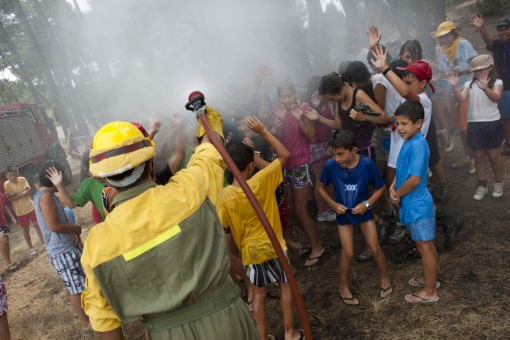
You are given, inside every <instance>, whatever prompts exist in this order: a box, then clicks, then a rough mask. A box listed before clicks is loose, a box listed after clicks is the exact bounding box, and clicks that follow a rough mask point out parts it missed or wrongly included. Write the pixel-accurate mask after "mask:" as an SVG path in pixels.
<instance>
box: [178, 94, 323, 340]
mask: <svg viewBox="0 0 510 340" xmlns="http://www.w3.org/2000/svg"><path fill="white" fill-rule="evenodd" d="M188 100H189V102H188V103H187V104H186V106H185V107H186V109H187V110H189V111H193V112H194V113H195V115H196V116H197V117H198V119H200V122H201V123H202V126H203V127H204V129H205V131H206V133H207V136H208V137H209V139H210V140H211V142H212V144H213V145H214V146H215V147H216V149H217V150H218V152H219V153H220V155H221V157H222V158H223V160H225V163H226V164H227V166H228V168H229V170H230V171H231V172H232V174H233V175H234V177H235V178H236V180H237V182H238V183H239V185H240V186H241V188H242V189H243V191H244V193H245V194H246V198H248V201H249V202H250V204H251V205H252V207H253V209H254V210H255V213H256V214H257V216H258V218H259V219H260V222H262V226H263V227H264V230H265V231H266V233H267V236H268V237H269V240H270V241H271V243H272V244H273V247H274V249H275V251H276V255H278V259H279V260H280V263H281V265H282V267H283V271H284V272H285V275H286V276H287V280H288V282H289V286H290V290H291V292H292V296H293V297H294V301H295V303H296V307H297V310H298V314H299V318H300V319H301V326H302V327H303V332H304V333H305V339H307V340H311V339H313V338H312V330H311V329H310V323H309V322H308V316H307V315H306V309H305V305H304V303H303V299H302V298H301V294H300V293H299V288H298V286H297V283H296V279H295V278H294V275H293V274H292V270H291V269H290V265H289V262H288V260H287V258H286V257H285V254H284V252H283V249H282V247H281V246H280V243H279V242H278V239H277V238H276V235H275V233H274V231H273V228H272V227H271V224H270V223H269V220H268V219H267V217H266V214H265V213H264V211H263V210H262V207H261V206H260V203H259V202H258V201H257V198H256V197H255V195H254V194H253V192H252V191H251V189H250V187H249V186H248V183H246V180H245V179H244V177H243V175H242V174H241V172H240V171H239V169H238V168H237V166H236V165H235V163H234V161H233V160H232V158H231V157H230V156H229V154H228V153H227V150H225V147H224V146H223V143H222V142H221V141H220V140H219V139H218V138H217V137H216V135H215V134H214V132H213V130H212V128H211V126H210V125H209V122H208V121H207V119H206V117H205V114H206V112H207V110H206V104H205V101H204V95H203V94H202V93H201V92H198V91H195V92H192V93H191V94H190V95H189V97H188Z"/></svg>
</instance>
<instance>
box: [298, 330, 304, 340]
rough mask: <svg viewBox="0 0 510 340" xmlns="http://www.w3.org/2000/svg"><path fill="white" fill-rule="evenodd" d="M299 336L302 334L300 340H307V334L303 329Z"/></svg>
mask: <svg viewBox="0 0 510 340" xmlns="http://www.w3.org/2000/svg"><path fill="white" fill-rule="evenodd" d="M299 334H301V336H300V337H299V340H305V332H304V331H303V330H302V329H300V330H299Z"/></svg>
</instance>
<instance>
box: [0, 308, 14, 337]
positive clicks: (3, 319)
mask: <svg viewBox="0 0 510 340" xmlns="http://www.w3.org/2000/svg"><path fill="white" fill-rule="evenodd" d="M0 339H2V340H11V333H10V332H9V322H8V321H7V313H4V314H3V315H2V316H0Z"/></svg>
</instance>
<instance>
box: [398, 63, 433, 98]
mask: <svg viewBox="0 0 510 340" xmlns="http://www.w3.org/2000/svg"><path fill="white" fill-rule="evenodd" d="M397 69H398V70H408V71H409V72H411V73H412V74H414V76H415V77H416V79H418V80H426V81H427V82H428V81H429V80H430V79H432V69H431V68H430V65H429V63H427V62H426V61H423V60H416V61H415V62H413V63H410V64H409V65H407V67H400V66H397ZM429 86H430V88H431V89H432V93H435V92H436V90H435V89H434V86H432V84H429Z"/></svg>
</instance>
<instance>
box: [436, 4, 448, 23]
mask: <svg viewBox="0 0 510 340" xmlns="http://www.w3.org/2000/svg"><path fill="white" fill-rule="evenodd" d="M444 21H446V1H445V0H434V26H436V27H437V26H439V24H441V23H442V22H444Z"/></svg>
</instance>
